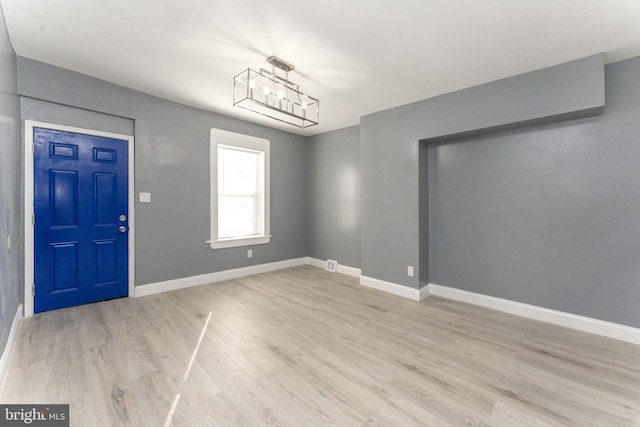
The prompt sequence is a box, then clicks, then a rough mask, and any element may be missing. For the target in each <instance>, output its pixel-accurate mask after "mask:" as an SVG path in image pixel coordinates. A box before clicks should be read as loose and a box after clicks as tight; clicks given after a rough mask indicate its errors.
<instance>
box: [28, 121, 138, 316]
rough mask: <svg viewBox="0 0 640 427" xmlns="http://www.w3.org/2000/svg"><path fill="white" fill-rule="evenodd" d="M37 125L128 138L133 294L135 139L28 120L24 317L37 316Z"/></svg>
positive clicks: (131, 281) (131, 291) (131, 288)
mask: <svg viewBox="0 0 640 427" xmlns="http://www.w3.org/2000/svg"><path fill="white" fill-rule="evenodd" d="M33 128H45V129H51V130H59V131H63V132H74V133H82V134H85V135H92V136H102V137H106V138H113V139H121V140H125V141H127V143H128V146H129V170H128V172H129V180H128V181H129V197H128V203H129V277H128V282H129V283H128V290H129V296H130V297H133V296H134V288H135V215H134V207H135V199H134V182H135V180H134V164H135V159H134V138H133V136H130V135H122V134H117V133H110V132H102V131H97V130H91V129H83V128H77V127H73V126H63V125H56V124H53V123H44V122H37V121H33V120H25V122H24V317H30V316H33V311H34V297H33V281H34V273H35V272H34V249H35V247H34V237H35V236H34V232H33V229H34V227H33V222H32V218H33V214H34V210H33V171H34V170H33Z"/></svg>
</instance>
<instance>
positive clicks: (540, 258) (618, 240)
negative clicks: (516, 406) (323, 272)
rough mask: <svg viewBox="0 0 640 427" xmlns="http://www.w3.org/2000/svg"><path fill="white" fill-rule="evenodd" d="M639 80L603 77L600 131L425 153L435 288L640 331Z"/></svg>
mask: <svg viewBox="0 0 640 427" xmlns="http://www.w3.org/2000/svg"><path fill="white" fill-rule="evenodd" d="M638 76H640V58H636V59H632V60H628V61H624V62H619V63H615V64H611V65H609V66H607V67H606V107H605V110H604V113H603V114H602V115H601V116H600V117H598V118H597V119H584V120H578V121H570V122H565V123H560V124H555V125H544V126H537V127H532V128H527V129H522V130H518V131H509V132H503V133H498V134H494V135H489V136H484V137H477V138H472V139H464V140H459V141H456V142H453V143H446V144H441V145H436V146H433V147H430V153H429V183H430V185H429V195H430V200H429V202H430V207H431V209H430V213H431V224H430V233H431V248H430V253H431V259H430V280H431V282H432V283H436V284H439V285H445V286H452V287H457V288H460V289H465V290H469V291H473V292H478V293H481V294H485V295H493V296H496V297H501V298H506V299H509V300H514V301H520V302H525V303H529V304H534V305H537V306H542V307H547V308H551V309H556V310H561V311H565V312H570V313H577V314H581V315H585V316H589V317H592V318H596V319H603V320H607V321H612V322H616V323H620V324H624V325H629V326H635V327H640V309H639V306H638V302H639V301H640V120H639V118H640V79H639V78H638ZM421 220H425V218H421Z"/></svg>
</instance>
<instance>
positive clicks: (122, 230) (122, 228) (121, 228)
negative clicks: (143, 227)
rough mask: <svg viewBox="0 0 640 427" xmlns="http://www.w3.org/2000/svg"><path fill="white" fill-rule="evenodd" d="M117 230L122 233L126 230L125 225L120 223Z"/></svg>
mask: <svg viewBox="0 0 640 427" xmlns="http://www.w3.org/2000/svg"><path fill="white" fill-rule="evenodd" d="M118 231H119V232H121V233H124V232H125V231H127V227H125V226H124V225H121V226H120V227H119V228H118Z"/></svg>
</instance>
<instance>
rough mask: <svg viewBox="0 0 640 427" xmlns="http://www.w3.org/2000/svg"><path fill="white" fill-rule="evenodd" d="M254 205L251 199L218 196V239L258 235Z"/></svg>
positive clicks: (253, 200)
mask: <svg viewBox="0 0 640 427" xmlns="http://www.w3.org/2000/svg"><path fill="white" fill-rule="evenodd" d="M257 228H258V227H257V219H256V204H255V199H254V198H253V197H247V196H220V197H219V198H218V237H219V238H220V239H227V238H229V237H242V236H251V235H255V234H257V233H258V231H259V230H258V229H257Z"/></svg>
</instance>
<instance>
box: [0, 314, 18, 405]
mask: <svg viewBox="0 0 640 427" xmlns="http://www.w3.org/2000/svg"><path fill="white" fill-rule="evenodd" d="M20 319H22V304H20V305H18V309H17V310H16V315H15V316H14V317H13V323H12V324H11V331H9V338H8V339H7V345H6V346H5V348H4V352H3V353H2V357H0V395H1V394H2V390H3V389H4V383H5V381H6V380H7V374H8V373H9V363H10V362H11V354H12V352H13V342H14V341H15V337H16V330H17V329H18V323H19V321H20Z"/></svg>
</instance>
